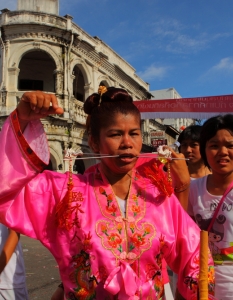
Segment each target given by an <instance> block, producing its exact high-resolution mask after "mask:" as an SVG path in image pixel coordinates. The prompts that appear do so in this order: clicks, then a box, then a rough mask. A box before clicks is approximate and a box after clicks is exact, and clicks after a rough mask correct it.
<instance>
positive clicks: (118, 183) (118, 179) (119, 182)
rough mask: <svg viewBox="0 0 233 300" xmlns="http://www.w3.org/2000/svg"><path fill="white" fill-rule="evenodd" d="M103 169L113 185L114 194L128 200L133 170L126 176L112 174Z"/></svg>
mask: <svg viewBox="0 0 233 300" xmlns="http://www.w3.org/2000/svg"><path fill="white" fill-rule="evenodd" d="M101 169H102V171H103V172H104V175H105V176H106V178H107V180H108V182H109V183H110V184H111V186H112V189H113V192H114V194H115V195H116V196H118V197H119V198H121V199H124V200H126V199H127V197H128V194H129V190H130V186H131V178H132V170H131V171H130V172H128V173H126V174H125V173H123V174H113V173H112V172H106V170H103V168H101Z"/></svg>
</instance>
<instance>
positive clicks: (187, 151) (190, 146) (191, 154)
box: [180, 139, 202, 164]
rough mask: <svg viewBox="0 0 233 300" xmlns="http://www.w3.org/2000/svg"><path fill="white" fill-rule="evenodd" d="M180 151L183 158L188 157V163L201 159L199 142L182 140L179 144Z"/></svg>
mask: <svg viewBox="0 0 233 300" xmlns="http://www.w3.org/2000/svg"><path fill="white" fill-rule="evenodd" d="M180 152H181V153H182V154H184V156H185V158H188V159H189V161H188V164H192V163H197V162H200V161H201V160H202V158H201V154H200V144H199V143H198V142H196V141H194V140H191V139H186V140H183V141H182V143H181V145H180Z"/></svg>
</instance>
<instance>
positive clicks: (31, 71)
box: [18, 50, 56, 92]
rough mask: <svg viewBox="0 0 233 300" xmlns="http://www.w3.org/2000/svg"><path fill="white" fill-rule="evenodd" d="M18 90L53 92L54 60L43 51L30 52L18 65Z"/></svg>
mask: <svg viewBox="0 0 233 300" xmlns="http://www.w3.org/2000/svg"><path fill="white" fill-rule="evenodd" d="M19 69H20V72H19V77H18V90H20V91H33V90H40V91H46V92H55V80H54V74H53V72H54V70H55V69H56V65H55V62H54V60H53V59H52V58H51V56H50V55H49V54H47V53H46V52H45V51H38V50H35V51H30V52H28V53H26V54H25V55H24V56H23V57H22V59H21V61H20V63H19Z"/></svg>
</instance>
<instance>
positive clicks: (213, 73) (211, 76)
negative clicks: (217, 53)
mask: <svg viewBox="0 0 233 300" xmlns="http://www.w3.org/2000/svg"><path fill="white" fill-rule="evenodd" d="M232 75H233V57H225V58H222V59H221V60H220V61H219V62H218V63H217V64H216V65H214V66H213V67H211V68H210V69H209V70H207V71H206V72H205V73H204V74H203V75H201V76H200V77H199V79H198V81H199V82H202V81H212V80H218V81H219V80H220V79H223V78H225V77H227V78H228V80H229V77H230V76H232Z"/></svg>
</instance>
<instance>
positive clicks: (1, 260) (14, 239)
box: [0, 229, 20, 273]
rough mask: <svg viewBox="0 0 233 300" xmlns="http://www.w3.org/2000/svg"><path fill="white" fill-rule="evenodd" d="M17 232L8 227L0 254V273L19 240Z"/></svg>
mask: <svg viewBox="0 0 233 300" xmlns="http://www.w3.org/2000/svg"><path fill="white" fill-rule="evenodd" d="M19 236H20V235H19V233H17V232H15V231H14V230H11V229H9V235H8V238H7V240H6V242H5V245H4V247H3V249H2V252H1V254H0V273H2V271H3V270H4V269H5V267H6V265H7V263H8V262H9V260H10V258H11V256H12V254H13V253H14V251H15V248H16V246H17V244H18V242H19Z"/></svg>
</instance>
